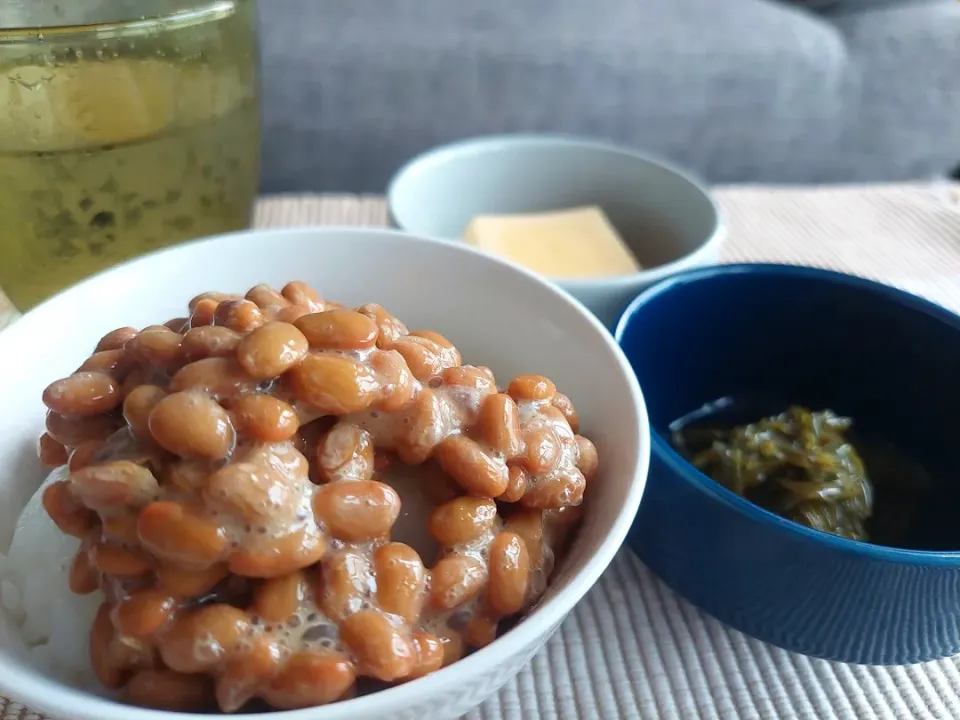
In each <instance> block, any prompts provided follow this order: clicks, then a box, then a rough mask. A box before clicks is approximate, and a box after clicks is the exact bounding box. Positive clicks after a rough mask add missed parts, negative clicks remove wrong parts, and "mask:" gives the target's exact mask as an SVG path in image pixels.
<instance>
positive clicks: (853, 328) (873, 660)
mask: <svg viewBox="0 0 960 720" xmlns="http://www.w3.org/2000/svg"><path fill="white" fill-rule="evenodd" d="M616 334H617V339H618V341H619V342H620V344H621V346H622V347H623V349H624V351H625V352H626V354H627V356H628V358H629V359H630V362H631V363H632V365H633V368H634V370H635V371H636V373H637V377H638V378H639V381H640V385H641V387H642V388H643V391H644V396H645V397H646V401H647V407H648V410H649V415H650V422H651V425H652V429H653V431H654V432H653V438H652V459H651V464H650V475H649V479H648V481H647V489H646V493H645V494H644V499H643V503H642V504H641V507H640V511H639V513H638V515H637V519H636V522H635V523H634V526H633V529H632V531H631V535H630V538H629V543H630V544H631V546H632V547H633V549H634V550H635V551H636V552H637V554H638V555H639V556H640V558H641V559H642V560H643V561H644V562H645V563H646V564H647V565H648V566H649V567H650V568H651V569H652V570H653V571H654V572H655V573H656V574H657V575H659V576H660V577H661V578H662V579H663V580H664V581H665V582H666V583H667V584H668V585H669V586H670V587H672V588H673V589H675V590H676V591H677V592H678V593H680V594H681V595H682V596H684V597H685V598H687V599H688V600H690V601H691V602H693V603H694V604H695V605H698V606H699V607H701V608H702V609H704V610H705V611H707V612H708V613H710V614H711V615H713V616H715V617H717V618H718V619H720V620H722V621H723V622H725V623H727V624H729V625H731V626H733V627H735V628H737V629H738V630H740V631H742V632H744V633H746V634H748V635H751V636H753V637H756V638H759V639H761V640H764V641H766V642H769V643H772V644H774V645H778V646H779V647H782V648H785V649H787V650H792V651H795V652H800V653H804V654H806V655H812V656H816V657H821V658H825V659H828V660H837V661H842V662H854V663H869V664H904V663H914V662H921V661H925V660H932V659H935V658H939V657H944V656H948V655H954V654H957V653H960V480H956V476H957V474H958V472H957V471H958V469H960V468H958V455H957V450H958V449H960V317H958V316H957V315H954V314H952V313H950V312H948V311H946V310H944V309H943V308H940V307H938V306H936V305H934V304H932V303H930V302H927V301H926V300H923V299H921V298H918V297H915V296H913V295H910V294H907V293H904V292H901V291H899V290H895V289H893V288H890V287H886V286H883V285H880V284H877V283H874V282H870V281H867V280H863V279H860V278H855V277H851V276H847V275H842V274H838V273H833V272H828V271H824V270H817V269H812V268H800V267H792V266H784V265H728V266H719V267H711V268H705V269H698V270H692V271H688V272H683V273H680V274H678V275H675V276H673V277H671V278H669V279H667V280H664V281H662V282H660V283H658V284H657V285H655V286H653V287H651V288H650V289H648V290H647V291H645V292H644V293H643V294H641V295H640V296H638V297H637V298H636V299H635V300H634V301H633V302H632V303H631V304H630V305H629V306H628V307H627V309H626V311H625V312H624V315H623V317H622V318H621V320H620V323H619V326H618V327H617V331H616ZM720 398H730V399H732V403H731V404H729V405H727V406H726V407H727V410H726V411H725V414H726V415H727V419H728V420H729V421H730V422H735V423H737V424H739V423H741V422H745V421H747V420H751V419H757V418H759V417H762V416H766V415H770V414H774V413H777V412H780V411H782V410H784V409H786V407H787V406H788V405H791V404H800V405H804V406H806V407H809V408H811V409H814V410H820V409H826V408H829V409H831V410H834V411H836V412H838V413H840V414H843V415H847V416H849V417H851V418H853V420H854V430H855V431H857V432H860V433H862V434H863V435H864V436H869V437H871V438H873V439H883V440H886V441H889V442H891V443H893V444H894V445H895V446H896V447H897V448H898V449H899V450H900V451H902V453H903V454H904V455H905V456H908V457H910V458H912V459H915V460H917V461H918V462H919V463H920V464H921V465H922V466H923V467H924V468H925V469H926V470H927V471H929V474H930V476H931V477H932V478H934V479H938V482H936V483H933V486H932V487H930V488H927V489H926V490H925V491H924V492H917V493H912V492H910V493H906V494H903V493H901V492H899V491H895V490H890V491H889V492H888V491H886V490H880V489H878V491H877V497H876V513H875V519H876V520H877V522H886V521H887V520H890V519H891V518H894V517H899V518H900V519H901V520H902V517H908V518H909V523H908V524H906V525H902V526H895V525H889V524H888V526H887V527H886V529H887V531H888V533H889V532H892V533H893V534H892V535H888V536H889V537H894V536H895V537H896V543H895V544H896V547H893V546H889V547H888V546H882V545H878V544H868V543H861V542H855V541H852V540H847V539H844V538H840V537H835V536H833V535H828V534H826V533H822V532H818V531H816V530H811V529H808V528H806V527H802V526H800V525H798V524H795V523H793V522H791V521H789V520H785V519H783V518H780V517H778V516H776V515H774V514H773V513H770V512H767V511H765V510H763V509H761V508H759V507H758V506H756V505H753V504H752V503H750V502H748V501H746V500H744V499H742V498H740V497H739V496H737V495H735V494H734V493H732V492H729V491H728V490H726V489H725V488H723V487H722V486H720V485H719V484H717V483H715V482H714V481H712V480H711V479H710V478H708V477H707V476H706V475H704V474H702V473H701V472H699V471H698V470H697V469H695V468H694V467H693V466H692V465H690V464H689V463H688V462H686V461H685V460H684V458H683V457H681V455H680V454H678V453H677V452H675V451H674V450H673V449H672V447H671V445H670V442H669V427H670V424H671V423H672V422H673V421H674V420H676V419H678V418H681V417H684V416H688V415H689V414H690V413H693V412H696V411H697V410H698V409H700V408H702V407H703V406H704V405H705V404H708V403H711V402H712V401H716V400H718V399H720ZM715 407H722V405H720V406H715ZM855 444H856V441H855ZM865 461H866V462H867V466H868V471H870V467H871V464H872V463H871V458H870V457H869V456H867V457H865ZM888 466H889V465H888ZM874 467H876V465H874ZM908 510H909V512H908ZM884 518H886V520H884ZM897 527H899V530H897ZM893 544H894V543H891V545H893Z"/></svg>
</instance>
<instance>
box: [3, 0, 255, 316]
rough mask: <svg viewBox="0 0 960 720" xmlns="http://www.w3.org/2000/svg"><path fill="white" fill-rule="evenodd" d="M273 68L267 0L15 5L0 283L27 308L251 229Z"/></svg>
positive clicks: (21, 0) (8, 46) (10, 10)
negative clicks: (174, 249)
mask: <svg viewBox="0 0 960 720" xmlns="http://www.w3.org/2000/svg"><path fill="white" fill-rule="evenodd" d="M258 67H259V57H258V36H257V16H256V7H255V4H254V1H253V0H216V1H210V0H206V1H205V2H201V1H200V0H163V1H160V0H69V1H68V0H61V1H60V2H49V1H45V0H0V228H2V233H0V288H2V289H3V291H4V292H6V293H7V295H8V296H9V297H10V298H11V299H12V300H13V302H14V304H15V305H17V306H18V307H19V308H20V309H21V310H26V309H28V308H30V307H32V306H33V305H35V304H36V303H38V302H40V301H41V300H43V299H45V298H46V297H48V296H50V295H52V294H53V293H55V292H57V291H58V290H61V289H63V288H64V287H66V286H68V285H70V284H72V283H74V282H76V281H78V280H80V279H82V278H83V277H86V276H88V275H90V274H92V273H95V272H97V271H99V270H102V269H104V268H107V267H109V266H111V265H113V264H115V263H118V262H121V261H123V260H126V259H129V258H131V257H135V256H137V255H140V254H143V253H145V252H149V251H151V250H155V249H158V248H161V247H164V246H167V245H171V244H174V243H177V242H181V241H183V240H187V239H191V238H196V237H200V236H204V235H210V234H214V233H219V232H225V231H230V230H237V229H240V228H243V227H245V226H246V225H247V224H248V223H249V220H250V213H251V209H252V205H253V200H254V198H255V195H256V187H257V176H258V170H259V131H260V127H259V125H260V106H259V78H258Z"/></svg>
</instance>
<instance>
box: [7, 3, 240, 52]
mask: <svg viewBox="0 0 960 720" xmlns="http://www.w3.org/2000/svg"><path fill="white" fill-rule="evenodd" d="M243 2H252V0H122V1H121V2H116V0H72V1H68V0H52V1H51V0H0V5H3V4H6V5H7V6H6V7H5V9H4V11H3V13H2V17H0V45H2V44H3V43H4V42H9V41H17V42H24V41H35V42H43V41H44V40H46V39H51V38H52V37H54V36H56V37H61V36H65V35H72V34H89V33H91V32H93V33H95V34H97V35H98V36H101V37H104V38H108V37H112V36H116V35H131V34H132V35H137V34H148V33H152V32H156V30H157V26H158V25H162V26H163V29H165V30H166V29H173V28H175V27H177V26H179V25H186V24H196V23H198V22H207V21H210V20H217V19H222V18H223V17H226V16H229V15H232V14H233V13H234V12H235V11H236V9H237V5H238V4H241V3H243Z"/></svg>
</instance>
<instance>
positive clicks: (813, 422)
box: [672, 407, 874, 541]
mask: <svg viewBox="0 0 960 720" xmlns="http://www.w3.org/2000/svg"><path fill="white" fill-rule="evenodd" d="M851 425H852V422H851V420H850V419H849V418H845V417H840V416H838V415H836V414H835V413H833V412H831V411H830V410H824V411H822V412H813V411H811V410H808V409H806V408H802V407H791V408H789V409H788V410H787V411H786V412H784V413H781V414H780V415H776V416H773V417H768V418H764V419H762V420H759V421H758V422H755V423H750V424H749V425H742V426H738V427H734V428H727V429H715V428H704V427H691V426H686V427H678V428H676V429H674V431H673V435H672V441H673V444H674V447H676V448H677V450H678V451H679V452H681V453H682V454H683V455H684V456H685V457H687V458H688V459H689V460H690V462H692V463H693V464H694V465H695V466H696V467H697V468H698V469H699V470H701V471H702V472H704V473H705V474H706V475H709V476H710V477H711V478H713V479H714V480H716V481H717V482H718V483H720V484H721V485H723V486H724V487H726V488H727V489H729V490H731V491H733V492H735V493H737V494H738V495H740V496H742V497H744V498H746V499H747V500H750V501H751V502H753V503H755V504H757V505H759V506H760V507H763V508H765V509H767V510H770V511H771V512H774V513H776V514H777V515H780V516H782V517H785V518H787V519H789V520H793V521H794V522H797V523H800V524H801V525H806V526H807V527H811V528H814V529H816V530H822V531H823V532H828V533H832V534H834V535H839V536H841V537H845V538H849V539H851V540H861V541H863V540H867V539H868V537H867V531H866V529H865V523H866V521H867V520H868V519H869V518H870V517H871V515H872V514H873V495H874V493H873V485H872V483H871V482H870V479H869V478H868V477H867V471H866V467H865V465H864V462H863V460H862V459H861V457H860V455H859V454H858V453H857V450H856V449H855V448H854V447H853V445H852V444H851V443H850V442H849V441H848V439H847V436H846V433H847V431H848V430H849V429H850V427H851Z"/></svg>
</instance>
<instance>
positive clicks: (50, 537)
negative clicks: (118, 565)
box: [0, 467, 101, 688]
mask: <svg viewBox="0 0 960 720" xmlns="http://www.w3.org/2000/svg"><path fill="white" fill-rule="evenodd" d="M65 478H66V468H65V467H63V468H58V469H57V470H54V471H53V472H52V473H51V474H50V476H49V477H48V478H47V479H46V481H45V482H44V483H43V485H42V486H41V487H40V489H39V490H38V491H37V492H36V494H35V495H34V496H33V497H32V498H31V499H30V502H29V503H27V506H26V507H25V508H24V509H23V512H22V513H21V514H20V518H19V520H18V521H17V526H16V530H15V531H14V536H13V542H12V543H11V545H10V551H9V553H8V554H7V555H3V554H0V608H2V610H3V613H2V614H3V615H4V616H5V617H4V618H2V619H4V620H6V621H7V622H4V623H2V624H0V632H2V635H4V636H7V635H11V634H12V635H13V637H10V638H7V637H4V644H5V645H7V646H8V647H11V646H12V647H17V646H19V647H20V649H21V651H22V652H23V653H24V654H25V659H26V660H27V661H28V662H30V664H32V665H34V666H35V667H37V668H38V669H39V670H41V671H42V672H44V673H45V674H47V675H50V676H52V677H55V678H56V679H58V680H61V681H63V682H65V683H68V684H70V685H74V686H77V687H82V688H96V687H97V683H96V678H95V677H94V675H93V671H92V669H91V667H90V656H89V633H90V626H91V624H92V623H93V618H94V616H95V615H96V613H97V608H98V607H99V605H100V602H101V595H100V593H99V592H95V593H92V594H91V595H86V596H82V597H81V596H79V595H75V594H73V593H72V592H71V591H70V588H69V585H68V578H69V573H70V563H71V561H72V560H73V556H74V554H75V553H76V551H77V547H78V545H79V541H78V540H77V539H76V538H72V537H69V536H67V535H64V534H63V533H62V532H60V530H59V529H58V528H57V526H56V525H54V524H53V521H52V520H51V519H50V517H49V516H48V515H47V513H46V511H44V509H43V505H42V503H41V497H42V495H43V491H44V489H45V488H46V487H47V486H48V485H50V484H52V483H54V482H57V481H59V480H63V479H65ZM11 630H13V633H11V632H10V631H11ZM7 640H10V641H11V643H13V644H12V645H10V644H8V643H7ZM18 640H19V641H20V642H18Z"/></svg>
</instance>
